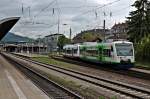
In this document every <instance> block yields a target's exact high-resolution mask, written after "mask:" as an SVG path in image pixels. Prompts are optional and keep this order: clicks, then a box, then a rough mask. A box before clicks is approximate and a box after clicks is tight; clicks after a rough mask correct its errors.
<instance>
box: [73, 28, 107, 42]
mask: <svg viewBox="0 0 150 99" xmlns="http://www.w3.org/2000/svg"><path fill="white" fill-rule="evenodd" d="M107 31H108V30H106V32H107ZM103 35H104V30H103V29H93V30H87V31H81V33H79V34H77V35H76V36H75V37H74V38H73V43H81V42H93V41H97V40H100V41H101V40H103V38H104V37H103Z"/></svg>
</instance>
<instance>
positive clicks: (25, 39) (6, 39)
mask: <svg viewBox="0 0 150 99" xmlns="http://www.w3.org/2000/svg"><path fill="white" fill-rule="evenodd" d="M31 40H32V39H31V38H28V37H23V36H20V35H16V34H14V33H11V32H8V33H7V34H6V35H5V37H4V38H3V39H2V40H1V41H2V42H28V41H31Z"/></svg>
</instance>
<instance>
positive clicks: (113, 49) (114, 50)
mask: <svg viewBox="0 0 150 99" xmlns="http://www.w3.org/2000/svg"><path fill="white" fill-rule="evenodd" d="M63 51H64V53H63V56H64V57H70V58H74V59H80V60H84V61H88V62H93V63H98V64H106V65H105V66H111V67H114V68H117V69H129V68H132V67H134V63H135V56H134V46H133V43H132V42H129V41H124V40H123V41H113V42H108V43H105V42H102V43H98V42H84V43H78V44H67V45H65V46H64V47H63ZM107 64H109V65H107ZM100 66H101V65H100Z"/></svg>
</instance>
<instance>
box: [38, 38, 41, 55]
mask: <svg viewBox="0 0 150 99" xmlns="http://www.w3.org/2000/svg"><path fill="white" fill-rule="evenodd" d="M38 39H39V44H38V45H39V54H40V44H41V40H40V39H41V35H38Z"/></svg>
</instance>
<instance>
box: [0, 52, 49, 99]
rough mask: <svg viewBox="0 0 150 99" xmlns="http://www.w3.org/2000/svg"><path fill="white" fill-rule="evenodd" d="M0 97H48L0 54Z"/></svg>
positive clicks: (34, 98) (3, 98) (35, 98)
mask: <svg viewBox="0 0 150 99" xmlns="http://www.w3.org/2000/svg"><path fill="white" fill-rule="evenodd" d="M0 99H49V97H48V96H47V95H46V94H45V93H44V92H43V91H42V90H40V89H39V88H38V87H36V86H35V85H34V84H33V83H32V82H31V81H30V80H29V79H28V78H27V77H25V76H24V75H23V74H22V73H21V72H20V71H18V70H17V69H16V68H15V67H14V66H13V65H12V64H10V63H9V62H8V61H7V60H6V59H4V58H3V57H2V56H1V55H0Z"/></svg>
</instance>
